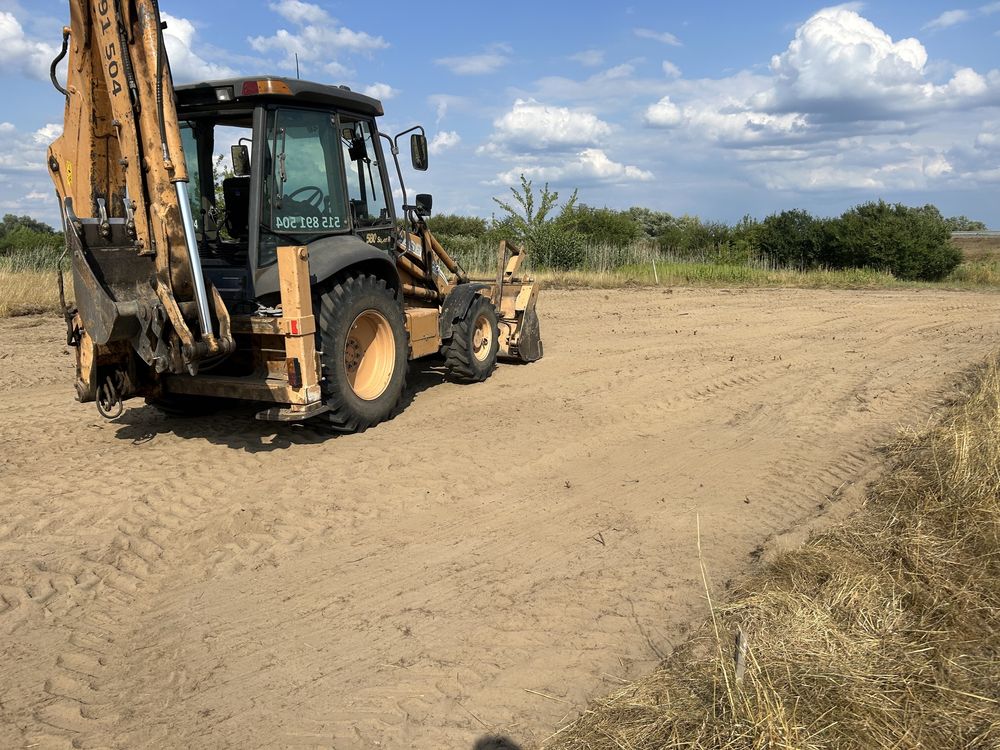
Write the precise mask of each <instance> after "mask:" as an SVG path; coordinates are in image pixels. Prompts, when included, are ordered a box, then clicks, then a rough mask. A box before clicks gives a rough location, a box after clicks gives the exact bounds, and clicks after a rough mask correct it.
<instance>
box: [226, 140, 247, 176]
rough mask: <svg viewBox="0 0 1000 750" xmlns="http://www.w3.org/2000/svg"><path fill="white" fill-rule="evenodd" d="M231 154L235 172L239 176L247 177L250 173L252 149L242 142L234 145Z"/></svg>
mask: <svg viewBox="0 0 1000 750" xmlns="http://www.w3.org/2000/svg"><path fill="white" fill-rule="evenodd" d="M230 154H232V159H233V174H234V175H236V176H237V177H246V176H247V175H248V174H250V150H249V149H248V148H247V147H246V146H245V145H244V144H242V143H241V144H239V145H238V146H233V147H232V148H231V149H230Z"/></svg>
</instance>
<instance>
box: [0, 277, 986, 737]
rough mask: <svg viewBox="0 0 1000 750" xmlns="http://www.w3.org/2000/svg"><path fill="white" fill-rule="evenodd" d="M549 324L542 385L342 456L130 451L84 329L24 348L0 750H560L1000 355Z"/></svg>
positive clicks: (683, 319) (758, 297)
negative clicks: (708, 598)
mask: <svg viewBox="0 0 1000 750" xmlns="http://www.w3.org/2000/svg"><path fill="white" fill-rule="evenodd" d="M540 307H541V309H542V316H543V317H542V320H543V323H542V325H543V332H544V334H545V342H546V358H545V359H544V360H542V361H541V362H538V363H536V364H534V365H531V366H503V367H501V368H500V369H499V370H498V371H497V372H496V373H495V374H494V376H493V377H492V378H491V379H490V380H489V381H487V382H486V383H483V384H480V385H474V386H461V385H455V384H451V383H447V382H442V378H441V376H440V374H439V373H438V372H436V371H435V370H434V369H433V368H428V367H423V368H417V369H415V370H414V372H413V374H412V377H411V386H412V387H411V398H412V401H411V403H410V404H409V405H408V407H407V408H406V410H405V411H404V412H403V414H402V415H401V416H399V417H398V418H396V419H395V420H393V421H392V422H391V423H388V424H385V425H382V426H380V427H378V428H376V429H375V430H372V431H369V432H368V433H365V434H362V435H348V436H343V437H337V438H332V439H323V438H322V437H321V436H319V435H317V434H315V433H314V432H312V431H311V430H309V429H301V428H289V427H275V426H272V425H267V424H261V423H256V422H254V421H252V411H249V410H247V409H244V408H236V409H231V410H229V411H226V412H223V413H222V414H221V415H218V416H215V417H213V418H199V419H187V420H182V421H178V420H170V419H167V418H165V417H163V416H161V415H160V414H158V413H157V412H155V411H153V410H152V409H150V408H147V407H144V406H141V405H137V406H136V407H135V408H133V409H130V410H129V411H127V412H126V414H125V415H124V416H123V417H122V419H121V420H120V421H118V422H116V423H111V422H105V421H103V420H102V419H101V418H100V417H99V416H98V414H97V412H96V410H95V409H94V406H93V405H92V404H87V405H80V404H77V403H75V402H74V400H73V398H72V389H71V385H70V384H71V356H70V354H69V352H68V351H67V349H66V347H65V345H64V344H63V340H62V338H61V337H62V335H63V332H62V327H61V324H60V323H59V322H58V321H54V320H52V319H29V318H20V319H12V320H3V321H0V747H4V748H8V747H11V748H13V747H39V748H48V747H114V748H119V747H120V748H141V747H150V748H223V747H239V748H256V747H295V748H307V747H321V748H333V747H336V748H375V747H383V748H410V747H413V748H427V749H429V750H438V749H440V748H466V749H467V748H471V746H472V745H473V743H474V742H475V741H476V739H477V737H480V736H482V735H485V734H487V733H488V732H493V731H496V732H501V733H504V734H506V735H509V736H510V737H512V738H514V739H515V740H517V741H518V742H519V743H521V744H523V745H524V746H525V747H533V746H535V745H536V744H537V743H538V742H540V741H541V740H542V739H544V738H545V737H546V736H548V735H549V734H550V733H551V732H552V731H554V730H555V729H556V728H557V727H558V726H559V725H560V722H563V721H565V720H567V719H568V718H571V717H573V716H574V715H575V714H576V713H577V712H579V711H580V710H581V709H582V708H583V707H584V706H585V705H586V702H587V700H588V699H589V698H592V697H595V696H597V695H599V694H603V693H605V692H607V691H609V690H611V689H613V688H614V687H615V686H616V685H618V684H619V683H620V681H621V680H622V679H624V678H629V677H635V676H638V675H639V674H642V673H643V672H645V671H648V669H649V668H650V667H651V666H652V665H653V664H654V663H655V661H656V659H657V658H658V657H659V656H660V655H662V654H665V653H668V652H669V651H670V649H671V648H672V646H673V645H675V644H676V643H678V642H679V641H680V640H681V639H683V638H684V634H685V630H686V628H687V626H688V624H690V623H692V622H696V621H698V620H700V619H701V618H703V617H704V616H705V614H706V605H705V602H704V594H703V591H702V586H701V582H700V579H699V571H698V561H697V555H696V552H695V548H696V532H695V529H696V517H698V516H700V524H701V534H702V543H703V546H704V549H705V556H706V562H707V564H708V567H709V569H710V571H711V575H712V577H713V580H714V582H715V585H716V587H717V588H718V589H719V591H718V592H717V593H720V594H721V591H722V590H723V589H724V584H725V581H726V580H727V579H728V578H730V577H731V576H734V575H737V574H739V573H740V572H741V571H744V570H746V569H747V568H748V567H749V566H751V565H752V564H753V561H754V560H756V559H757V558H758V557H759V556H760V555H761V553H762V550H764V549H765V547H767V548H768V549H771V548H772V547H773V545H772V542H773V540H774V539H775V538H779V539H780V538H785V537H783V536H782V535H788V534H792V535H793V536H794V533H795V531H796V530H800V529H802V528H803V527H804V526H805V527H808V526H809V525H810V524H812V525H815V524H816V523H818V522H819V521H822V520H823V519H824V518H827V519H828V518H831V517H837V516H838V514H842V513H843V512H844V509H845V508H849V507H852V501H851V500H849V499H845V496H848V497H849V496H850V495H851V488H852V487H853V488H857V487H858V486H859V485H860V484H861V483H863V481H864V480H865V478H866V477H870V476H871V475H872V473H873V472H874V471H877V469H878V467H879V461H880V459H879V456H878V452H877V450H876V448H877V447H878V446H879V445H882V444H884V443H885V442H886V441H888V440H890V439H891V438H892V437H893V435H894V434H896V431H897V430H898V429H899V428H900V427H905V426H920V425H921V424H923V423H924V422H925V421H926V420H927V419H928V417H929V415H930V414H931V413H932V410H933V408H934V406H935V405H936V404H939V403H941V401H942V399H945V398H947V397H948V396H949V394H950V393H952V392H953V388H954V384H955V383H956V382H957V381H958V380H959V377H958V375H959V373H961V372H962V371H963V370H965V369H966V368H968V367H969V366H971V365H973V364H974V363H977V362H979V361H980V360H982V359H983V358H984V357H985V355H986V353H987V351H988V350H989V349H990V348H991V347H993V346H994V345H995V343H996V341H997V340H998V334H1000V316H998V315H997V314H996V310H997V308H998V307H1000V296H996V295H984V294H974V293H948V292H928V291H902V292H845V291H798V290H775V291H741V292H727V291H680V290H679V291H676V292H672V293H671V292H669V291H665V290H664V291H659V290H657V291H612V292H605V291H600V292H597V291H588V292H547V293H546V294H545V295H544V299H543V303H542V305H540ZM855 494H856V492H855ZM769 540H772V542H769Z"/></svg>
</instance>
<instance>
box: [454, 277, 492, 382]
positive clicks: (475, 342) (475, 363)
mask: <svg viewBox="0 0 1000 750" xmlns="http://www.w3.org/2000/svg"><path fill="white" fill-rule="evenodd" d="M499 348H500V332H499V330H498V326H497V310H496V308H495V307H494V306H493V303H492V302H490V301H489V300H488V299H486V298H485V297H483V296H482V295H478V294H477V295H476V297H475V298H474V299H473V300H472V305H471V306H470V307H469V311H468V312H467V313H466V314H465V315H464V316H463V317H462V318H461V319H460V320H459V321H457V322H456V323H455V325H454V326H453V327H452V336H451V341H450V342H448V345H447V346H446V347H445V350H444V366H445V369H446V370H447V371H448V374H449V375H451V377H453V378H454V379H455V380H459V381H462V382H465V383H480V382H482V381H484V380H486V378H488V377H489V376H490V374H491V373H492V372H493V370H494V368H495V367H496V364H497V351H498V350H499Z"/></svg>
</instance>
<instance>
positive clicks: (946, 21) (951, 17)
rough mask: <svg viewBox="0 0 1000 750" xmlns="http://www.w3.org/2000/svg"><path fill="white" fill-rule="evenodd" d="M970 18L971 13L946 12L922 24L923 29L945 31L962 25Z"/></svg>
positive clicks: (962, 11)
mask: <svg viewBox="0 0 1000 750" xmlns="http://www.w3.org/2000/svg"><path fill="white" fill-rule="evenodd" d="M970 18H972V13H970V12H969V11H967V10H946V11H945V12H944V13H942V14H941V15H940V16H938V17H937V18H935V19H934V20H932V21H928V22H927V23H925V24H924V28H925V29H947V28H948V27H949V26H955V25H957V24H960V23H964V22H966V21H968V20H969V19H970Z"/></svg>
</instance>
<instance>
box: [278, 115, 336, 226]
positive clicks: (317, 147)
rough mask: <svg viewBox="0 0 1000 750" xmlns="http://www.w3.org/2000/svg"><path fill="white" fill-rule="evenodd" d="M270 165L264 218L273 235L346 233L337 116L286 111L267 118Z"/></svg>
mask: <svg viewBox="0 0 1000 750" xmlns="http://www.w3.org/2000/svg"><path fill="white" fill-rule="evenodd" d="M267 130H268V141H269V143H268V153H269V155H270V156H271V159H270V161H271V164H270V167H269V169H268V172H269V179H267V180H265V195H264V217H265V219H266V220H267V221H268V225H269V228H270V229H271V230H272V231H273V232H278V233H281V234H291V235H302V234H331V233H334V232H338V231H342V230H346V229H347V228H348V226H349V225H348V219H347V216H348V214H347V201H346V200H345V198H344V178H343V172H342V169H341V166H340V163H341V162H340V137H339V135H338V133H337V120H336V117H334V116H332V115H330V114H329V113H325V112H311V111H306V110H297V109H282V110H278V111H277V112H271V113H270V114H269V115H268V129H267Z"/></svg>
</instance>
